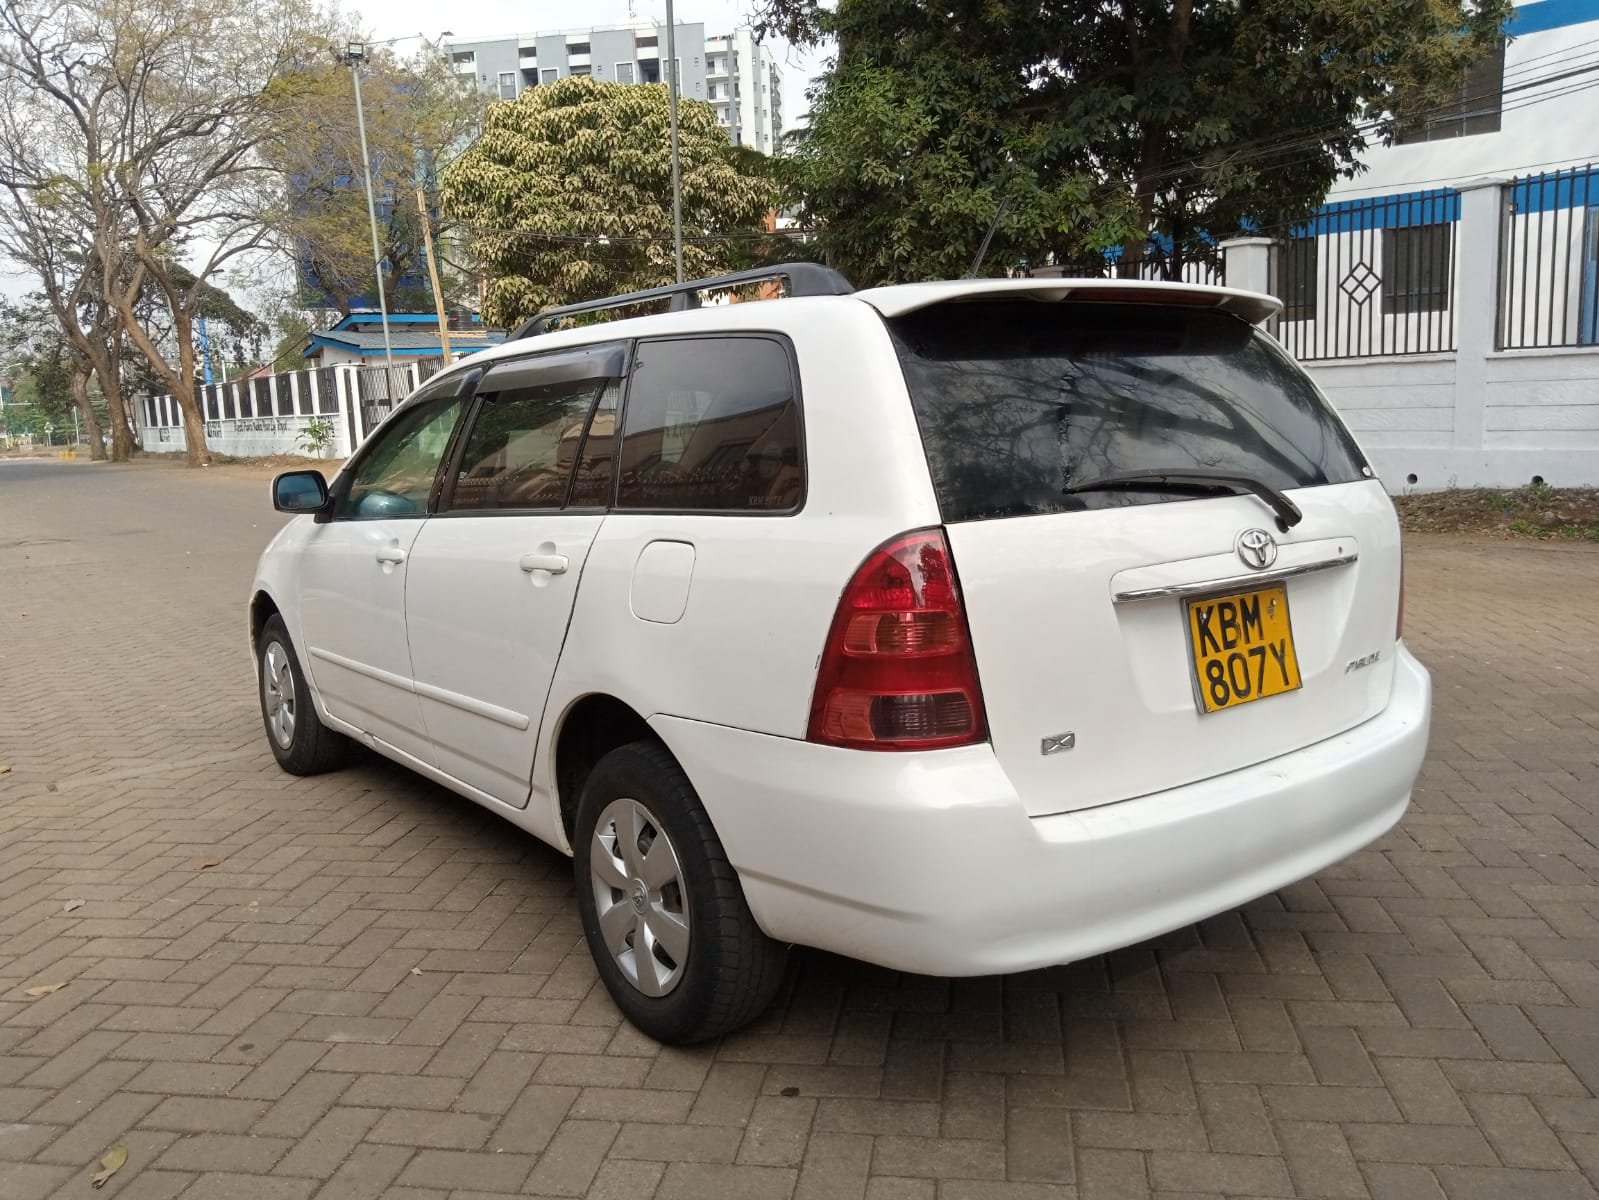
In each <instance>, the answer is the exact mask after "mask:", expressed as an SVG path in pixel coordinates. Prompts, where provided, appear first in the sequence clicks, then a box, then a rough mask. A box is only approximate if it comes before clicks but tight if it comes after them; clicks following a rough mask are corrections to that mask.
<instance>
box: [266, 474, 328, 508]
mask: <svg viewBox="0 0 1599 1200" xmlns="http://www.w3.org/2000/svg"><path fill="white" fill-rule="evenodd" d="M327 503H328V481H327V480H326V479H323V478H322V472H321V471H285V472H283V474H281V475H279V476H277V477H276V478H275V479H273V480H272V507H273V508H275V509H277V510H278V511H279V512H285V513H317V512H321V511H322V510H323V509H324V508H326V507H327Z"/></svg>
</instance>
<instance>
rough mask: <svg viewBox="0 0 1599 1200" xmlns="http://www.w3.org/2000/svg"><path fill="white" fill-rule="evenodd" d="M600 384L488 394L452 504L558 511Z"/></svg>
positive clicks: (472, 432)
mask: <svg viewBox="0 0 1599 1200" xmlns="http://www.w3.org/2000/svg"><path fill="white" fill-rule="evenodd" d="M599 390H600V384H599V383H598V382H584V383H578V384H571V383H564V384H558V385H556V386H554V387H541V388H518V389H516V390H514V391H508V392H500V393H497V394H495V395H492V396H485V397H484V398H483V403H482V404H480V405H479V406H478V411H477V416H476V417H474V418H473V420H472V428H471V429H470V431H468V433H467V436H466V446H465V449H464V451H463V453H462V455H461V465H460V467H459V469H458V470H457V472H456V477H455V488H454V491H453V494H452V495H451V498H450V503H449V507H450V509H451V510H452V511H457V510H462V509H466V510H480V509H494V508H560V507H561V506H562V505H563V504H565V503H566V489H567V484H568V483H569V482H570V480H571V478H572V465H573V463H575V462H576V461H577V452H578V447H579V446H580V445H581V444H582V441H583V426H584V425H585V424H586V423H587V421H588V415H589V410H590V409H591V408H593V407H594V397H595V394H596V393H598V391H599Z"/></svg>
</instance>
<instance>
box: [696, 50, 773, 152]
mask: <svg viewBox="0 0 1599 1200" xmlns="http://www.w3.org/2000/svg"><path fill="white" fill-rule="evenodd" d="M705 81H706V86H707V88H708V95H707V98H708V99H709V100H710V102H711V104H712V105H714V106H715V108H716V119H717V120H718V121H720V122H721V124H722V127H723V128H725V129H726V130H727V131H728V133H729V135H730V136H731V137H732V139H733V144H734V145H735V146H750V147H753V148H754V149H756V150H759V151H760V152H761V153H763V154H772V153H774V152H775V151H776V150H777V141H778V138H780V137H781V136H782V134H783V86H782V85H783V77H782V75H781V73H780V72H779V71H778V69H777V61H776V60H775V59H774V58H773V57H772V52H771V51H770V50H768V49H767V48H766V47H765V46H764V45H762V44H761V42H760V40H759V39H758V38H756V36H755V34H754V33H753V32H752V31H750V30H748V29H740V30H738V31H737V32H735V33H730V34H724V35H722V36H720V37H712V38H708V39H707V40H706V42H705Z"/></svg>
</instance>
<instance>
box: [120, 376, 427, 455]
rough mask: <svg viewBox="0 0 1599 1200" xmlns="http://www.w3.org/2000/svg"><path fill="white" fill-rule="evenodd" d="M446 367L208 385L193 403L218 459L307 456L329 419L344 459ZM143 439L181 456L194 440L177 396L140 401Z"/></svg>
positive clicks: (332, 451) (148, 446) (329, 448)
mask: <svg viewBox="0 0 1599 1200" xmlns="http://www.w3.org/2000/svg"><path fill="white" fill-rule="evenodd" d="M443 365H444V360H443V359H442V358H429V359H421V360H418V361H414V362H410V363H406V364H403V365H396V366H395V367H394V369H393V373H392V374H391V373H390V371H389V368H388V367H385V366H379V367H362V366H356V365H355V364H342V363H341V364H338V365H335V366H329V367H315V368H305V369H303V370H299V371H285V372H283V373H281V374H278V375H266V376H257V377H255V378H253V379H236V380H231V381H229V382H227V383H213V384H202V385H200V386H199V387H197V388H196V389H195V401H196V403H197V404H198V405H199V408H200V416H201V418H202V419H203V420H204V421H205V441H206V446H207V447H208V448H209V449H210V450H212V451H213V452H215V453H218V454H230V455H237V456H239V457H254V456H261V455H268V454H305V453H308V452H309V450H308V446H309V444H310V438H309V436H308V435H309V434H310V432H311V430H312V426H313V424H314V423H318V422H324V423H326V426H328V427H330V428H328V429H327V430H326V432H327V433H328V434H329V437H328V438H327V439H326V442H327V444H326V448H325V449H324V450H323V453H324V454H327V455H329V456H331V457H335V458H344V457H347V456H348V455H350V454H351V453H353V452H354V450H355V448H356V447H357V446H359V445H360V444H361V443H362V442H363V441H365V440H366V436H367V434H368V433H370V432H371V431H372V429H374V428H375V427H376V426H377V424H378V423H379V422H380V421H382V420H383V418H384V417H386V416H387V415H388V414H389V412H390V411H391V410H392V409H393V408H394V406H395V405H396V404H398V403H399V402H400V401H401V400H403V399H404V398H405V397H406V396H407V395H408V394H409V393H410V392H411V391H412V390H413V389H415V388H417V387H419V386H421V384H422V382H423V380H425V379H427V378H428V377H430V376H431V375H432V374H433V373H434V372H435V371H437V370H439V368H440V367H442V366H443ZM137 412H138V415H139V440H140V444H141V445H142V446H143V447H144V449H145V450H147V451H151V452H155V453H162V452H167V453H175V452H179V451H182V450H185V449H186V448H187V446H188V439H187V438H186V436H185V434H184V429H183V414H182V412H181V411H180V409H179V406H178V402H177V400H176V398H175V397H173V396H144V397H141V398H140V399H139V401H138V405H137Z"/></svg>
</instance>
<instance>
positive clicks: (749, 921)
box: [573, 742, 788, 1045]
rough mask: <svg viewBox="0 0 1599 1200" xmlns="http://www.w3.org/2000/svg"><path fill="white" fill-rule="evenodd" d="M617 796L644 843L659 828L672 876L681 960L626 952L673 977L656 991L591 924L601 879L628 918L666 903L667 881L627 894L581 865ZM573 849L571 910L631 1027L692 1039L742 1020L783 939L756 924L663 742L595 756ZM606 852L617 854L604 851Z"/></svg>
mask: <svg viewBox="0 0 1599 1200" xmlns="http://www.w3.org/2000/svg"><path fill="white" fill-rule="evenodd" d="M626 800H631V801H634V802H636V803H637V804H638V805H639V806H641V807H642V809H643V812H644V816H645V817H646V818H647V823H645V824H644V825H643V839H644V840H645V842H646V844H647V846H648V847H650V848H653V846H654V841H655V839H656V838H658V837H659V835H660V834H661V833H664V834H665V835H666V841H667V847H668V849H670V850H673V851H675V862H676V864H677V866H678V868H679V874H680V878H681V884H682V886H681V888H680V890H679V891H678V892H677V893H676V901H675V907H676V910H677V911H681V912H683V913H684V914H686V915H687V917H688V922H687V924H688V939H687V942H688V949H687V954H686V961H684V962H682V963H676V964H675V965H671V964H674V960H671V959H670V956H669V955H667V956H666V957H665V958H664V959H663V958H662V957H660V956H658V955H655V954H654V953H653V952H652V962H651V964H649V965H648V966H647V967H646V966H644V965H639V964H638V960H637V958H636V956H634V957H633V964H634V965H633V966H632V967H630V968H629V969H630V970H632V971H633V972H635V973H637V972H638V971H642V970H646V969H648V970H650V971H652V972H653V973H658V972H661V971H666V972H670V971H672V970H677V971H678V974H677V976H676V979H675V982H674V983H673V984H672V985H671V986H670V988H669V990H667V991H666V992H665V994H664V995H658V996H656V995H649V994H647V993H646V991H645V990H641V988H640V986H639V984H637V983H635V982H634V980H633V979H632V978H630V977H629V973H628V970H624V966H623V964H622V963H621V962H620V961H618V957H617V955H615V954H613V953H612V951H611V949H610V947H609V946H608V945H607V943H606V938H605V935H604V933H603V932H602V930H601V919H600V905H601V899H600V897H599V896H598V895H597V891H598V890H599V888H600V887H602V886H603V887H605V888H606V889H607V891H609V892H610V898H609V899H608V900H607V901H606V903H607V907H610V906H611V905H615V906H616V907H617V908H619V909H623V910H625V911H623V912H621V913H620V915H619V918H618V919H619V920H620V921H622V922H624V923H625V922H627V921H630V920H632V919H633V917H632V916H631V915H630V914H642V913H643V912H644V909H645V908H646V907H648V908H650V911H651V912H656V911H657V910H656V909H655V908H654V907H653V906H654V904H655V903H657V902H658V900H659V898H661V897H666V898H667V899H666V900H665V901H664V903H665V904H666V906H667V907H672V900H671V897H672V896H673V893H672V891H671V885H670V884H668V885H666V887H665V888H663V889H660V890H659V891H654V892H652V891H651V890H650V888H649V885H648V884H644V885H642V886H643V888H644V892H645V895H644V896H643V897H642V898H641V899H640V901H639V903H638V904H634V903H633V902H632V896H633V893H632V892H628V893H622V891H621V889H618V888H615V887H611V886H610V885H606V884H601V883H598V882H597V881H596V880H595V878H594V877H593V876H592V875H591V867H592V860H593V852H594V849H595V845H596V837H595V833H596V827H597V826H598V825H599V823H600V818H601V816H602V815H603V814H605V813H606V812H607V810H610V811H611V812H612V813H613V814H614V813H615V812H617V811H618V810H616V809H612V805H613V804H615V803H617V802H619V801H626ZM615 828H616V821H615V820H614V819H608V820H607V822H606V829H605V830H602V831H601V832H602V833H603V834H605V836H610V831H612V830H614V829H615ZM619 841H620V839H616V842H619ZM608 844H616V843H615V842H613V843H608ZM573 850H574V854H573V864H574V869H575V871H576V878H577V903H578V910H579V912H580V913H581V914H582V917H583V933H584V936H585V937H587V939H588V944H589V952H590V953H591V954H592V955H593V956H594V962H595V964H596V965H597V966H598V967H599V972H600V978H601V979H602V980H604V982H605V987H606V989H607V990H608V991H609V992H610V993H611V999H613V1000H615V1001H616V1004H617V1007H618V1008H620V1009H621V1010H622V1013H623V1015H624V1016H626V1017H627V1019H628V1020H629V1021H631V1022H632V1023H633V1024H634V1025H636V1026H637V1027H638V1028H639V1029H640V1030H642V1031H643V1032H644V1033H646V1034H648V1035H649V1036H650V1037H652V1038H654V1039H655V1040H656V1041H659V1042H665V1043H668V1044H670V1045H687V1044H689V1043H692V1042H702V1041H705V1040H706V1039H707V1038H713V1037H717V1036H719V1035H721V1034H724V1033H727V1032H729V1031H731V1030H734V1029H737V1028H739V1027H740V1026H741V1025H746V1024H748V1023H749V1022H750V1021H752V1020H754V1019H755V1018H756V1017H757V1016H759V1015H760V1014H761V1012H762V1011H764V1010H765V1008H766V1007H767V1005H769V1004H770V1003H771V1002H772V997H773V996H774V995H776V993H777V989H778V988H779V987H780V986H781V984H782V982H783V971H784V966H785V964H786V961H787V958H788V947H787V946H784V945H780V944H779V943H777V942H774V941H773V940H772V939H771V938H769V937H767V936H766V935H765V934H764V933H762V932H761V930H760V927H759V926H758V925H756V923H755V918H754V917H753V916H751V915H750V910H749V905H748V904H747V903H746V902H745V900H744V889H743V887H742V886H740V884H739V881H738V874H737V872H735V871H734V870H733V867H732V865H731V864H730V863H729V862H728V861H727V854H726V853H725V852H724V851H723V849H722V842H721V839H719V838H718V837H717V836H716V830H715V828H713V827H712V825H711V819H710V817H709V816H708V815H707V814H706V812H705V808H704V806H703V805H701V804H700V799H699V796H697V795H696V794H695V792H694V787H693V785H692V784H691V783H689V780H688V776H687V775H685V774H684V773H683V768H682V767H680V766H678V764H677V761H676V760H675V759H674V758H673V757H672V756H671V755H670V754H669V753H668V752H667V751H666V748H665V747H663V746H661V745H660V744H659V743H655V742H634V743H632V744H630V745H627V746H623V747H621V748H619V749H617V750H613V751H611V752H610V753H609V754H607V755H606V756H605V757H604V758H602V759H601V760H600V761H599V763H598V764H596V766H595V767H594V770H593V771H592V772H591V773H590V775H589V777H588V780H587V781H586V782H585V783H584V785H583V792H582V795H581V796H580V797H579V799H578V807H577V821H576V827H575V830H574V836H573ZM603 852H605V851H604V850H603V849H602V853H603ZM618 853H620V846H618ZM612 861H613V863H616V862H618V861H619V860H618V859H616V858H615V857H614V856H613V859H612ZM640 861H641V862H642V861H643V859H642V858H641V859H640ZM613 928H615V927H614V926H613ZM640 928H642V926H640ZM640 936H641V934H640V933H639V932H638V930H637V929H635V930H634V932H633V933H631V934H629V935H628V937H629V938H631V939H633V940H634V941H636V940H637V939H638V938H639V937H640Z"/></svg>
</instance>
